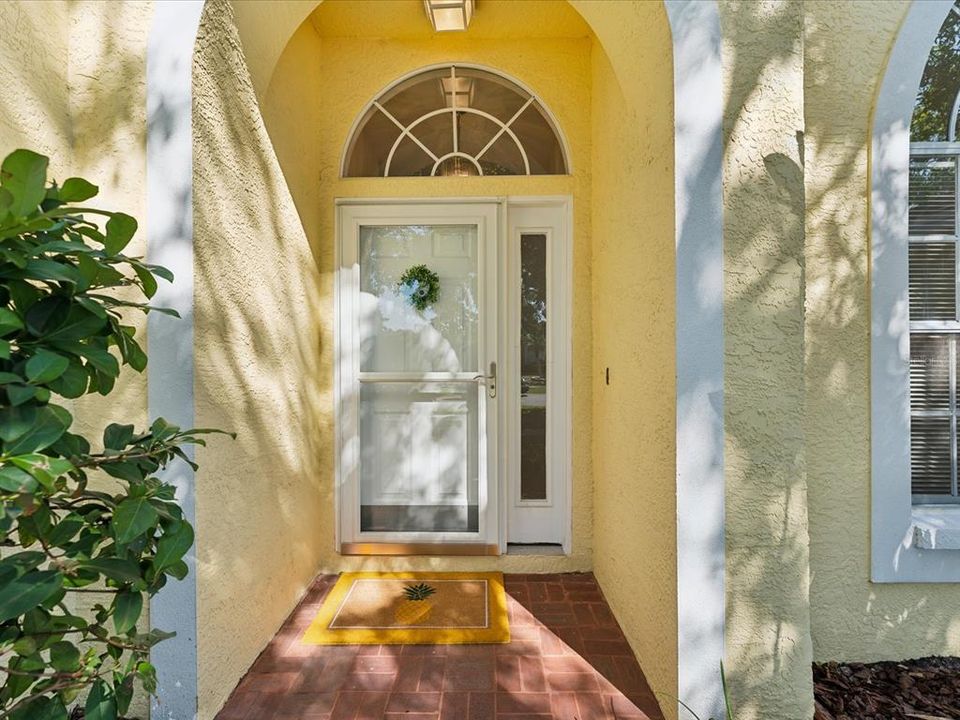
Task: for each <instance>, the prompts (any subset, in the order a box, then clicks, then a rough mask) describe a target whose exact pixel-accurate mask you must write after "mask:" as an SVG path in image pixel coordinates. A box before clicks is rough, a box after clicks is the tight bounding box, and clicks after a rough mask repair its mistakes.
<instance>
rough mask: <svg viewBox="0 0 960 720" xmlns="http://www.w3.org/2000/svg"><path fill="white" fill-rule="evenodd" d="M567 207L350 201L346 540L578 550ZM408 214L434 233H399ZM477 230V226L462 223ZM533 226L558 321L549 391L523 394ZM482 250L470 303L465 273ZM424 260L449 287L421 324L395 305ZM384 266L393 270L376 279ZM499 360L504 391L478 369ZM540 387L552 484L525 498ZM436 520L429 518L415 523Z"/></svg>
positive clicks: (340, 333)
mask: <svg viewBox="0 0 960 720" xmlns="http://www.w3.org/2000/svg"><path fill="white" fill-rule="evenodd" d="M570 215H571V204H570V201H569V198H511V199H510V200H509V201H507V200H505V199H489V198H478V199H468V200H449V201H447V200H419V201H413V200H411V201H395V200H394V201H373V200H370V201H341V202H340V203H339V206H338V212H337V220H338V238H339V242H338V253H339V255H338V263H337V268H338V277H337V293H336V297H337V300H336V318H337V320H336V322H337V328H336V332H335V335H336V338H337V343H336V356H337V362H336V379H335V384H336V387H337V403H336V422H337V437H338V442H337V450H338V458H337V473H338V476H337V503H338V532H337V546H338V548H341V547H342V546H343V545H349V546H350V547H358V546H359V545H360V544H363V545H364V546H367V544H372V545H370V547H372V548H373V551H374V552H375V551H376V546H377V545H378V544H381V545H383V544H389V543H401V544H408V545H409V544H418V545H423V544H443V545H447V544H457V543H460V544H468V543H473V544H479V545H483V546H485V547H493V548H497V547H498V548H499V550H500V552H505V551H506V550H507V543H508V542H513V543H556V544H562V545H563V548H564V550H565V551H566V552H568V553H569V551H570V532H569V528H570V511H569V508H570V501H569V495H570V480H569V474H570V463H571V457H570V446H571V442H570V440H571V422H570V395H571V378H570V331H569V328H570V314H571V307H570V303H571V292H570V288H571V273H572V270H571V251H570V245H571V243H570V232H569V230H570ZM398 228H403V229H404V230H402V231H401V234H402V232H407V233H411V232H412V233H420V234H422V235H423V236H424V237H422V238H419V239H417V238H414V239H412V240H411V239H410V238H403V237H399V236H398V235H397V234H396V230H397V229H398ZM470 228H472V229H473V230H472V231H471V232H473V233H474V234H475V239H470V238H469V237H468V235H469V232H467V233H465V231H466V230H468V229H470ZM427 235H429V240H426V239H425V238H426V236H427ZM524 238H527V239H528V240H529V239H530V238H532V239H533V241H534V242H535V243H536V242H539V243H541V249H542V244H543V243H545V244H546V252H545V254H544V253H541V254H535V256H534V259H535V260H537V261H540V262H541V263H542V264H543V265H544V267H542V268H541V269H542V273H543V274H542V278H541V282H542V281H543V280H544V279H545V283H546V293H547V314H548V318H549V320H548V321H547V323H546V326H547V332H546V341H545V343H544V344H545V348H544V349H545V351H546V355H547V357H546V366H547V368H548V370H547V373H546V375H547V384H546V388H545V392H542V391H541V392H542V394H539V395H537V394H536V392H534V393H530V392H529V391H528V392H527V393H526V394H525V397H524V399H523V400H522V399H521V372H522V368H521V363H520V350H521V348H520V345H521V343H520V332H521V310H520V308H521V244H522V243H523V242H524ZM473 242H475V243H476V246H475V253H476V257H475V259H472V260H471V259H470V258H471V257H472V253H473V252H474V251H473V250H471V249H470V247H468V246H472V243H473ZM544 255H545V257H544ZM464 263H467V265H464ZM471 263H473V265H475V267H476V273H477V278H476V288H475V289H470V288H468V294H470V293H474V292H475V293H476V297H475V298H472V302H471V298H466V297H465V296H464V294H463V288H464V287H465V285H464V283H462V282H461V283H460V284H459V285H458V284H457V281H456V278H457V277H458V276H466V275H468V274H469V272H470V267H472V266H471ZM373 264H375V266H376V267H375V272H373V273H371V266H372V265H373ZM418 264H425V265H427V266H428V267H429V268H430V269H432V270H434V271H435V272H437V273H438V275H440V277H441V283H440V286H441V289H442V291H441V296H440V299H439V301H438V302H437V304H436V309H437V312H438V317H437V318H435V319H433V320H431V322H429V323H420V324H418V325H417V327H416V329H415V330H414V331H411V330H410V329H409V328H405V327H403V322H401V323H400V324H399V326H398V325H397V323H396V322H395V320H392V319H390V318H389V317H385V315H384V313H386V315H387V316H389V315H391V313H392V312H393V310H395V309H396V308H395V306H394V305H393V304H392V303H394V301H395V300H398V298H397V297H395V290H396V288H397V279H398V278H399V276H400V275H401V274H402V273H403V271H404V270H405V269H406V268H408V267H411V266H414V265H418ZM372 277H374V278H380V279H382V282H380V284H379V285H378V286H377V287H376V288H374V287H371V286H370V285H371V282H374V284H376V280H373V281H372V280H371V278H372ZM474 303H475V304H476V307H477V310H478V311H479V315H478V324H477V325H476V327H475V328H474V330H475V333H470V332H459V333H458V332H457V331H456V329H455V328H454V329H453V330H452V331H451V328H450V327H449V323H445V322H444V318H447V319H449V318H450V317H451V313H452V312H464V311H465V310H464V309H465V308H469V307H470V306H472V305H473V304H474ZM408 311H409V308H408ZM402 314H403V313H401V315H402ZM414 322H419V321H418V320H416V319H415V320H414ZM387 324H389V325H390V328H389V329H388V331H386V332H380V330H379V328H381V326H384V327H386V325H387ZM468 324H469V323H466V322H464V323H461V328H466V327H467V325H468ZM434 325H438V326H440V330H437V329H436V328H434V327H433V326H434ZM371 328H374V330H373V331H372V330H371ZM474 338H475V340H476V347H473V346H472V345H471V342H472V339H474ZM491 363H495V364H496V376H497V377H496V381H495V388H496V392H493V387H492V383H491V382H490V381H489V380H486V379H484V378H483V377H482V376H488V377H489V376H490V375H491ZM414 386H417V387H418V388H419V390H421V391H423V392H417V391H416V389H415V387H414ZM531 399H532V400H534V401H535V404H536V401H537V400H538V399H539V401H540V403H543V402H544V401H545V402H546V404H547V413H546V416H547V418H546V427H545V429H544V432H543V434H542V443H545V445H546V447H545V448H543V450H544V452H545V455H546V463H545V464H546V480H545V484H546V487H545V488H544V489H545V493H540V494H536V497H534V498H532V499H531V498H529V497H528V498H522V497H521V475H520V469H521V457H522V454H523V453H522V452H521V450H522V448H521V444H522V443H521V433H522V432H523V427H522V423H521V403H523V404H529V402H530V400H531ZM498 427H499V428H500V432H499V434H498ZM538 441H540V437H535V438H534V442H538ZM498 448H499V449H500V452H498ZM474 478H475V480H474ZM498 478H499V483H498ZM540 482H541V483H542V482H543V478H541V479H540ZM528 485H529V484H528ZM527 494H528V495H529V494H530V493H529V492H528V493H527ZM474 507H476V508H477V514H478V517H477V518H476V519H475V520H474V521H473V522H472V524H471V520H472V518H471V517H470V513H471V511H472V510H471V509H472V508H474ZM464 508H466V509H467V510H466V512H467V516H466V517H464V516H463V513H464ZM424 518H426V520H427V524H428V526H429V527H420V526H419V525H418V523H420V521H421V520H423V519H424ZM390 523H392V524H390ZM448 525H451V527H448Z"/></svg>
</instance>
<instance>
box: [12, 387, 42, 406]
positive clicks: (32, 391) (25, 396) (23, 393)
mask: <svg viewBox="0 0 960 720" xmlns="http://www.w3.org/2000/svg"><path fill="white" fill-rule="evenodd" d="M38 389H39V388H35V387H33V386H32V385H24V384H22V383H16V384H10V385H7V386H6V391H7V397H8V398H10V404H11V405H13V406H14V407H16V406H18V405H23V404H24V403H25V402H27V401H28V400H33V398H35V397H36V396H37V390H38Z"/></svg>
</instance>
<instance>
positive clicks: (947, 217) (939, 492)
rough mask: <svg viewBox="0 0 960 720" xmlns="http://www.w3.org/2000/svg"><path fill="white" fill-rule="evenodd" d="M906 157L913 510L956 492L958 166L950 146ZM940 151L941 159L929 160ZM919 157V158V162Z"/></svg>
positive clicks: (957, 497)
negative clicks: (908, 176)
mask: <svg viewBox="0 0 960 720" xmlns="http://www.w3.org/2000/svg"><path fill="white" fill-rule="evenodd" d="M944 145H945V146H946V147H942V148H932V147H929V146H928V147H924V148H923V149H922V150H920V151H919V152H911V158H910V193H909V194H910V198H909V229H910V243H909V297H910V484H911V492H912V494H913V498H914V502H918V503H929V502H938V503H939V502H960V494H958V490H957V464H958V457H957V407H958V405H957V376H958V372H957V370H958V363H960V353H958V351H957V341H958V339H960V309H958V306H957V298H958V297H960V295H958V293H957V279H958V277H960V274H958V272H957V258H958V254H957V232H958V228H957V192H958V191H957V187H958V186H957V159H958V156H960V143H958V144H956V145H958V147H951V146H952V145H954V143H944ZM931 149H939V150H941V152H939V153H931V152H930V151H931ZM921 153H924V154H921Z"/></svg>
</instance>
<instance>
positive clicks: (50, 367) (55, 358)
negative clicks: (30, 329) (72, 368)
mask: <svg viewBox="0 0 960 720" xmlns="http://www.w3.org/2000/svg"><path fill="white" fill-rule="evenodd" d="M69 365H70V361H69V360H68V359H67V358H65V357H64V356H63V355H57V353H55V352H50V351H49V350H43V349H41V350H38V351H37V352H36V354H35V355H34V356H33V357H32V358H30V359H29V360H28V361H27V368H26V370H27V379H28V380H29V381H30V382H32V383H33V384H35V385H46V384H47V383H48V382H50V381H51V380H56V379H57V378H58V377H60V376H61V375H63V373H64V371H65V370H66V369H67V366H69Z"/></svg>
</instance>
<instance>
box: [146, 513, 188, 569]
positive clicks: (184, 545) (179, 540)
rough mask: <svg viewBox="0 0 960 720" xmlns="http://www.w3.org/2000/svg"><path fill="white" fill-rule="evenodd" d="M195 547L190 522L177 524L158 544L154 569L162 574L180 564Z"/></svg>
mask: <svg viewBox="0 0 960 720" xmlns="http://www.w3.org/2000/svg"><path fill="white" fill-rule="evenodd" d="M192 545H193V528H192V527H191V526H190V523H188V522H180V523H177V525H176V526H175V529H174V530H173V531H170V530H168V531H167V532H165V533H164V534H163V536H162V537H161V538H160V540H159V541H158V542H157V553H156V556H155V557H154V559H153V569H154V570H155V571H156V572H157V573H161V572H163V571H164V570H166V569H167V568H169V567H171V566H173V565H174V564H175V563H177V562H180V561H181V560H182V559H183V556H184V555H185V554H186V552H187V551H188V550H189V549H190V547H191V546H192Z"/></svg>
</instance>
